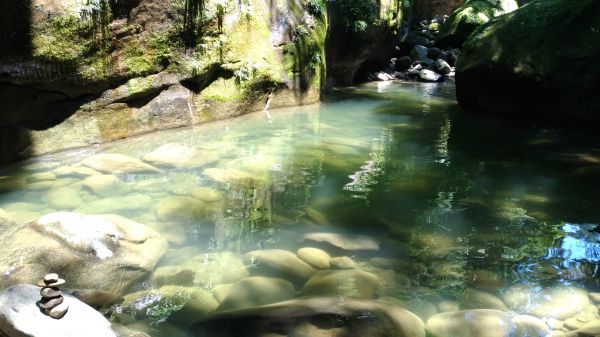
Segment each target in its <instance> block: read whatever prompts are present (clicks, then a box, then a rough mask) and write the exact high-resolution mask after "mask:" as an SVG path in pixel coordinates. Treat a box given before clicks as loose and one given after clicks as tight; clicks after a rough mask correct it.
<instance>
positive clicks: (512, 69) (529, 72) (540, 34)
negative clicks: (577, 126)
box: [456, 0, 600, 121]
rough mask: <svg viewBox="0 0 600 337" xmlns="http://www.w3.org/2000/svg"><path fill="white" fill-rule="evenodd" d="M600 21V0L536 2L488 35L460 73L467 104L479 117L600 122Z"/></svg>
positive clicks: (477, 36)
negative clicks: (481, 112)
mask: <svg viewBox="0 0 600 337" xmlns="http://www.w3.org/2000/svg"><path fill="white" fill-rule="evenodd" d="M597 13H600V2H598V1H596V0H581V1H577V2H573V1H569V0H555V1H533V2H531V3H529V4H527V5H526V6H523V7H522V8H520V9H519V10H516V11H514V12H512V13H510V14H508V15H503V16H500V17H498V18H496V19H494V20H492V21H491V22H489V23H488V24H486V25H484V26H482V27H480V28H479V29H478V30H477V31H476V32H474V33H473V34H472V35H471V36H470V38H469V40H468V41H467V42H466V43H465V45H464V48H463V49H462V51H461V56H460V59H459V61H458V64H457V66H456V96H457V100H458V102H459V104H460V105H461V106H463V107H465V108H468V109H473V110H474V111H476V110H485V111H489V112H494V113H499V114H512V115H517V116H527V117H541V118H546V119H561V120H568V121H574V120H596V121H597V120H598V119H599V118H600V117H599V115H598V114H597V113H596V112H597V111H600V95H598V94H597V90H596V89H595V88H597V87H600V62H598V55H600V34H599V33H598V32H597V30H598V29H597V28H593V27H597V22H598V15H597ZM557 46H560V47H557Z"/></svg>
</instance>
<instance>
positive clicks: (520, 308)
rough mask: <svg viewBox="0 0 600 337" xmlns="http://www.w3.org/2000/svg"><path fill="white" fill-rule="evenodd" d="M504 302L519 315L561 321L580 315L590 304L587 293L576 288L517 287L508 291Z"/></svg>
mask: <svg viewBox="0 0 600 337" xmlns="http://www.w3.org/2000/svg"><path fill="white" fill-rule="evenodd" d="M504 302H505V303H506V304H507V305H508V307H509V308H510V309H511V310H514V311H517V312H519V313H524V314H528V315H533V316H536V317H553V318H556V319H559V320H564V319H566V318H569V317H571V316H574V315H576V314H578V313H579V312H581V311H583V310H584V309H585V308H586V307H587V306H588V305H589V304H590V301H589V299H588V295H587V292H586V291H584V290H583V289H579V288H574V287H556V288H543V289H542V288H534V287H527V286H515V287H512V288H510V289H508V290H507V291H506V293H505V294H504Z"/></svg>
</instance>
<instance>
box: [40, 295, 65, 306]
mask: <svg viewBox="0 0 600 337" xmlns="http://www.w3.org/2000/svg"><path fill="white" fill-rule="evenodd" d="M63 301H64V297H62V296H59V297H56V298H52V299H45V300H42V302H41V303H40V307H42V309H52V308H54V307H56V306H57V305H59V304H61V303H62V302H63Z"/></svg>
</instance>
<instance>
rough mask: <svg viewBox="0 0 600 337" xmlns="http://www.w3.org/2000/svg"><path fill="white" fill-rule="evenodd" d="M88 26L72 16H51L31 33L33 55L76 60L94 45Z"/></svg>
mask: <svg viewBox="0 0 600 337" xmlns="http://www.w3.org/2000/svg"><path fill="white" fill-rule="evenodd" d="M91 35H92V32H91V30H90V29H89V28H87V27H85V26H84V25H81V24H80V22H79V20H78V18H76V17H74V16H53V17H51V18H50V19H49V20H48V21H47V22H46V24H45V25H44V26H43V27H42V28H41V29H39V30H38V31H37V32H34V34H33V46H34V57H37V58H41V59H45V60H48V61H56V62H71V61H77V60H79V59H81V58H84V57H85V56H87V55H89V54H91V53H92V52H93V49H94V47H95V45H94V44H93V42H92V41H91V39H90V37H91Z"/></svg>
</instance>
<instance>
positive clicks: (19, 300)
mask: <svg viewBox="0 0 600 337" xmlns="http://www.w3.org/2000/svg"><path fill="white" fill-rule="evenodd" d="M38 300H39V288H38V287H35V286H32V285H26V284H18V285H13V286H11V287H9V288H7V289H4V290H2V291H1V292H0V334H2V335H7V336H11V337H56V336H60V337H81V336H89V337H117V334H116V333H115V332H114V331H113V330H112V328H111V323H110V322H109V321H108V320H107V319H106V318H104V316H102V315H101V314H100V313H99V312H97V311H96V310H94V309H93V308H91V307H89V306H88V305H86V304H85V303H83V302H81V301H79V300H78V299H77V298H75V297H73V296H71V295H69V294H65V295H64V302H63V303H62V304H59V306H58V307H56V308H55V309H57V308H59V307H61V306H63V304H64V306H67V305H68V307H69V308H70V310H69V313H68V315H65V316H64V317H62V318H61V319H53V318H50V317H48V316H47V315H45V314H44V313H43V312H42V311H40V308H38V306H37V305H36V302H37V301H38Z"/></svg>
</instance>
